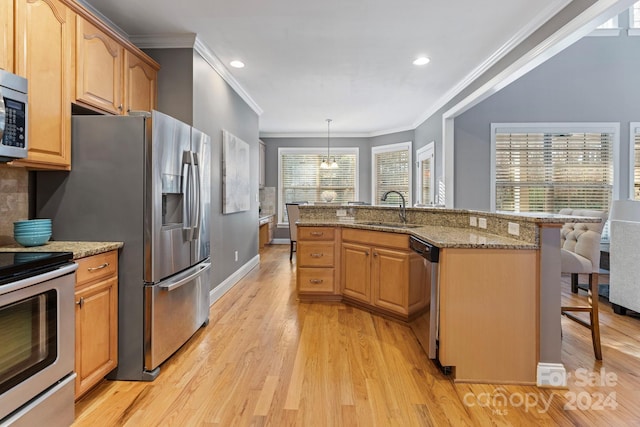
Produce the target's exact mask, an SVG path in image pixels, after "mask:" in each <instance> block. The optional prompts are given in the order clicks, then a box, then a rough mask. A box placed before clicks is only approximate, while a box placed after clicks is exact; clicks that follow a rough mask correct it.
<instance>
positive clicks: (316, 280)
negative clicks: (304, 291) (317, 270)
mask: <svg viewBox="0 0 640 427" xmlns="http://www.w3.org/2000/svg"><path fill="white" fill-rule="evenodd" d="M322 282H324V280H322V279H309V283H313V284H314V285H319V284H321V283H322Z"/></svg>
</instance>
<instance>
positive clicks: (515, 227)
mask: <svg viewBox="0 0 640 427" xmlns="http://www.w3.org/2000/svg"><path fill="white" fill-rule="evenodd" d="M507 231H508V232H509V234H513V235H514V236H519V235H520V224H518V223H516V222H510V223H509V227H508V229H507Z"/></svg>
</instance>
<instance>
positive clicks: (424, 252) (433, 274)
mask: <svg viewBox="0 0 640 427" xmlns="http://www.w3.org/2000/svg"><path fill="white" fill-rule="evenodd" d="M409 247H410V248H411V249H413V251H415V252H417V253H418V254H420V255H421V256H422V257H423V258H424V259H425V267H426V270H427V274H426V276H427V281H428V283H425V286H426V287H427V289H430V293H431V297H430V299H429V312H428V313H429V315H428V323H429V326H428V328H429V335H428V337H427V336H425V334H424V333H425V332H426V331H424V330H422V329H424V328H426V323H425V322H420V321H418V322H420V323H418V322H416V323H414V324H412V325H411V326H412V329H413V330H414V332H415V333H416V336H417V338H418V341H420V344H421V345H422V347H423V348H424V350H425V351H426V352H427V355H428V356H429V359H437V358H438V326H439V325H438V322H439V318H440V315H439V305H440V304H439V300H438V298H439V296H438V295H439V288H438V261H439V259H440V249H439V248H438V247H437V246H434V245H432V244H431V243H428V242H426V241H424V240H422V239H419V238H417V237H414V236H410V238H409ZM425 314H426V313H425ZM424 320H427V319H424Z"/></svg>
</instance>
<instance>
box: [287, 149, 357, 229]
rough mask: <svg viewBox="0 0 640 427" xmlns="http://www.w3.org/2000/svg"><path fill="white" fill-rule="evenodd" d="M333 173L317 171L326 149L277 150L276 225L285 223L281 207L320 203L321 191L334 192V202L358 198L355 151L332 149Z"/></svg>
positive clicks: (326, 170)
mask: <svg viewBox="0 0 640 427" xmlns="http://www.w3.org/2000/svg"><path fill="white" fill-rule="evenodd" d="M334 156H335V159H336V162H337V163H338V168H337V169H321V168H320V163H321V162H322V159H323V157H326V148H279V149H278V157H279V164H278V173H279V182H278V188H279V190H280V194H279V197H278V200H279V202H280V203H279V205H278V222H279V223H286V222H287V212H286V209H285V203H290V202H301V201H307V202H316V201H322V198H321V194H322V192H323V191H334V192H335V193H336V198H335V199H334V200H333V201H334V202H338V203H341V202H347V201H354V200H356V195H357V194H358V185H357V182H358V149H357V148H334V149H332V150H331V157H334Z"/></svg>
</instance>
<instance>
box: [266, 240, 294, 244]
mask: <svg viewBox="0 0 640 427" xmlns="http://www.w3.org/2000/svg"><path fill="white" fill-rule="evenodd" d="M290 243H291V240H289V239H273V240H272V241H271V244H272V245H288V244H290Z"/></svg>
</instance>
